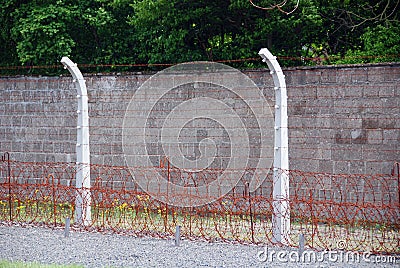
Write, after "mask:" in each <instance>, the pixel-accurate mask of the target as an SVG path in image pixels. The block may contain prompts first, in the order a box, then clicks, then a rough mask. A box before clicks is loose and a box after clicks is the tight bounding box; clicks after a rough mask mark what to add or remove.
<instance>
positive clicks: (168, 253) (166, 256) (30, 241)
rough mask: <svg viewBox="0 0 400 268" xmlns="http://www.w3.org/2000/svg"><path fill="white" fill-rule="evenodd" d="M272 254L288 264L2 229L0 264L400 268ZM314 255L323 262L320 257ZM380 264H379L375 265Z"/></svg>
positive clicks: (241, 252) (222, 247)
mask: <svg viewBox="0 0 400 268" xmlns="http://www.w3.org/2000/svg"><path fill="white" fill-rule="evenodd" d="M273 250H274V251H275V252H279V251H281V252H285V253H286V255H284V256H283V255H281V257H282V258H283V259H284V260H286V261H287V262H280V261H278V260H277V255H273V256H274V260H273V261H271V260H267V261H265V262H262V261H260V259H259V257H260V258H261V259H262V258H264V256H265V255H264V254H261V255H260V254H259V252H265V248H264V247H261V246H254V245H239V244H227V243H220V242H214V243H208V242H202V241H187V240H182V241H181V245H180V246H179V247H178V246H175V245H174V241H173V240H162V239H156V238H136V237H132V236H123V235H117V234H100V233H87V232H71V233H70V236H69V237H64V231H63V230H62V229H54V230H53V229H50V228H41V227H33V226H25V227H20V226H5V225H0V259H7V260H11V261H17V260H18V261H28V262H40V263H47V264H50V263H57V264H79V265H83V266H84V267H285V268H290V267H356V268H361V267H362V268H365V267H400V258H399V257H397V259H395V260H388V259H387V257H384V258H386V260H383V259H382V258H379V257H382V256H369V258H368V260H369V262H366V261H364V260H362V257H361V258H360V259H361V260H360V262H353V261H351V260H350V262H346V261H341V260H340V257H339V254H337V255H332V256H333V257H332V258H333V259H331V261H329V258H328V255H325V256H326V258H325V260H326V261H324V262H319V261H316V262H311V263H310V262H309V263H307V262H294V261H293V258H295V255H294V253H292V254H293V255H291V256H292V259H289V254H288V252H290V251H289V249H286V250H285V249H283V248H269V249H268V252H269V253H270V254H272V251H273ZM291 251H296V249H291ZM296 252H297V251H296ZM276 254H277V253H276ZM316 254H317V255H316V256H320V255H318V254H320V252H319V253H318V252H316ZM335 254H336V253H335ZM335 259H338V260H337V261H335ZM343 259H344V258H343ZM378 259H379V260H380V262H381V263H380V264H378V263H376V262H377V261H378ZM383 261H385V262H386V263H383ZM389 262H390V263H389ZM393 262H394V263H393Z"/></svg>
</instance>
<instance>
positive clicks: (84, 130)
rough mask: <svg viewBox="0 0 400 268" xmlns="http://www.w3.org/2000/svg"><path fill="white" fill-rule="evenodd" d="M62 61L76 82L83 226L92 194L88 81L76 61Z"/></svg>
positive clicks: (78, 214) (78, 213)
mask: <svg viewBox="0 0 400 268" xmlns="http://www.w3.org/2000/svg"><path fill="white" fill-rule="evenodd" d="M61 63H62V64H63V65H64V68H65V69H68V71H69V72H70V73H71V74H72V77H73V82H74V83H76V89H77V99H78V109H77V114H78V123H77V126H76V129H77V142H76V164H77V166H76V189H77V194H76V199H75V223H77V224H79V225H83V226H88V225H90V224H91V221H92V220H91V194H90V151H89V114H88V96H87V90H86V83H85V80H84V79H83V76H82V73H81V71H80V70H79V68H78V66H77V65H76V63H73V62H72V61H71V60H70V59H69V58H68V57H63V58H62V59H61Z"/></svg>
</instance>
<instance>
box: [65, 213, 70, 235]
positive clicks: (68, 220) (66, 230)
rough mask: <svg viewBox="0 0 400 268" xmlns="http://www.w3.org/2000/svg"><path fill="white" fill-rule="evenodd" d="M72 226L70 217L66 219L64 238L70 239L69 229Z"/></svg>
mask: <svg viewBox="0 0 400 268" xmlns="http://www.w3.org/2000/svg"><path fill="white" fill-rule="evenodd" d="M70 224H71V220H70V218H69V217H67V218H66V219H65V229H64V237H69V227H70Z"/></svg>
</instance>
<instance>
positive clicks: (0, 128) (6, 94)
mask: <svg viewBox="0 0 400 268" xmlns="http://www.w3.org/2000/svg"><path fill="white" fill-rule="evenodd" d="M245 73H246V74H247V75H248V76H249V77H250V78H251V79H252V80H253V81H254V82H255V83H256V84H257V86H258V87H259V88H260V89H262V90H263V92H264V95H265V96H266V97H267V99H268V100H269V103H270V104H271V105H273V102H274V90H273V83H272V77H271V75H270V74H269V71H268V70H252V71H246V72H245ZM284 73H285V75H286V79H287V80H286V82H287V88H288V97H289V100H288V106H289V107H288V113H289V152H290V156H289V158H290V168H291V169H298V170H303V171H318V172H327V173H336V174H347V173H367V174H378V173H384V174H387V173H390V170H391V168H392V165H393V163H394V162H395V161H399V160H400V64H386V65H366V66H352V67H346V66H339V67H312V68H311V67H310V68H299V69H286V70H284ZM149 77H150V76H149V75H142V74H137V75H88V76H86V81H87V89H88V94H89V116H90V135H91V136H90V139H91V143H90V148H91V149H90V150H91V161H92V163H95V164H106V165H125V162H124V157H123V149H122V142H121V141H122V125H123V117H124V114H125V110H126V107H127V105H128V103H129V101H130V99H131V98H132V96H133V94H134V93H135V91H136V90H137V89H138V88H139V87H140V85H142V84H143V82H144V81H146V79H148V78H149ZM214 93H215V92H214ZM214 95H215V94H214ZM0 96H1V102H0V152H5V151H8V152H10V153H11V158H12V159H15V160H20V161H39V162H41V161H49V162H54V161H56V162H64V161H67V162H70V161H75V155H74V154H75V143H76V118H77V117H76V105H77V104H76V89H75V85H74V84H73V83H72V78H71V77H69V76H67V74H66V76H65V77H2V78H0ZM168 109H170V108H168ZM164 112H165V111H164ZM161 113H163V111H160V114H161ZM209 126H211V125H209ZM203 129H204V126H203ZM199 130H200V131H199ZM199 130H198V131H197V132H196V133H197V134H196V135H204V137H209V134H207V133H204V132H202V131H201V129H199ZM221 131H222V130H221ZM204 137H203V138H204ZM197 138H199V137H197ZM200 138H201V137H200ZM193 150H196V148H194V149H193Z"/></svg>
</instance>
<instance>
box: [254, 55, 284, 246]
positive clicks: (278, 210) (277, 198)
mask: <svg viewBox="0 0 400 268" xmlns="http://www.w3.org/2000/svg"><path fill="white" fill-rule="evenodd" d="M258 54H259V55H260V56H261V57H262V59H263V62H266V63H267V65H268V68H269V69H270V73H271V75H272V78H273V80H274V89H275V141H274V183H273V204H272V205H273V210H274V211H273V214H272V235H273V237H272V239H273V242H275V243H281V244H284V245H288V244H289V243H290V237H289V234H290V207H289V176H288V172H289V155H288V144H289V142H288V122H287V119H288V116H287V92H286V82H285V75H284V74H283V72H282V69H281V66H280V65H279V63H278V61H277V60H276V57H275V56H273V55H272V54H271V52H269V50H268V49H266V48H263V49H261V50H260V52H259V53H258Z"/></svg>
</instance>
